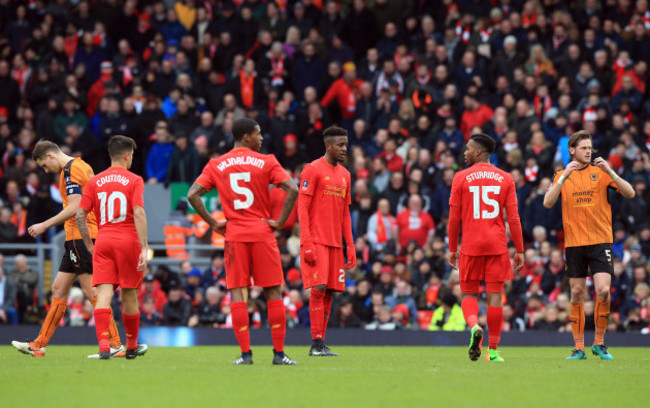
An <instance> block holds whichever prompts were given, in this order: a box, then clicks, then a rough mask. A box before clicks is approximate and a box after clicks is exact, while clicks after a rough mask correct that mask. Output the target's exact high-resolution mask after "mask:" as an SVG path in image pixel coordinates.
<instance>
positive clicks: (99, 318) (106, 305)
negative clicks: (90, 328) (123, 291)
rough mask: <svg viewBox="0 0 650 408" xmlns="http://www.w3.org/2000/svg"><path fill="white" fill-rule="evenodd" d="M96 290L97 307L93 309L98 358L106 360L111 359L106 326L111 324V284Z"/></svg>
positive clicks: (102, 285)
mask: <svg viewBox="0 0 650 408" xmlns="http://www.w3.org/2000/svg"><path fill="white" fill-rule="evenodd" d="M96 288H97V307H96V308H95V312H94V315H95V332H96V333H97V342H98V343H99V358H100V359H101V360H107V359H109V358H110V357H111V348H110V345H109V343H108V338H109V335H108V326H109V325H110V323H111V314H112V312H111V309H110V306H111V300H112V299H113V284H112V283H102V284H99V285H97V286H96Z"/></svg>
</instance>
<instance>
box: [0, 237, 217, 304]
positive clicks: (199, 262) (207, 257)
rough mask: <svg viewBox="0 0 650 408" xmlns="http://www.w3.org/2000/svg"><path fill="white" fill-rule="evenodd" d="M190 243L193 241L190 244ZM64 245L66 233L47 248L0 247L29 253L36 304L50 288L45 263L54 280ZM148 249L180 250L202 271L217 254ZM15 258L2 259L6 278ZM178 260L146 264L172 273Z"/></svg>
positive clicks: (200, 247) (206, 248) (205, 248)
mask: <svg viewBox="0 0 650 408" xmlns="http://www.w3.org/2000/svg"><path fill="white" fill-rule="evenodd" d="M190 242H192V241H190ZM64 243H65V231H61V232H59V233H58V234H56V235H55V236H54V239H53V240H52V242H51V243H49V244H0V253H2V254H6V253H8V252H13V251H31V252H33V253H34V255H25V257H26V258H27V264H28V265H29V267H31V268H33V269H34V270H36V271H37V273H38V283H37V284H36V292H37V293H38V297H39V304H41V303H42V300H43V296H44V294H45V292H46V291H47V290H49V288H47V289H45V288H44V275H45V261H46V260H48V259H49V260H51V262H52V263H51V265H52V271H51V272H52V273H51V276H52V281H54V279H55V278H56V274H57V273H58V270H59V262H60V260H61V257H62V256H63V251H64V248H63V246H64ZM149 248H150V249H153V250H154V251H165V250H167V249H178V248H183V249H186V250H187V251H188V254H189V256H190V257H189V260H190V261H191V262H192V265H193V266H194V267H197V268H199V269H201V270H203V269H205V268H208V267H209V266H210V262H211V255H212V253H213V252H214V251H219V250H220V249H219V248H215V247H213V246H212V245H205V244H195V243H189V244H188V245H184V246H166V245H164V244H149ZM15 259H16V257H15V255H5V262H4V265H2V266H3V268H4V271H5V275H7V274H8V273H9V271H10V270H12V269H13V268H14V261H15ZM181 262H182V260H181V259H173V258H167V257H154V258H153V259H151V260H150V261H149V265H151V266H152V269H153V268H154V267H156V266H159V265H164V266H167V267H170V268H171V269H172V270H174V269H178V268H179V266H180V263H181Z"/></svg>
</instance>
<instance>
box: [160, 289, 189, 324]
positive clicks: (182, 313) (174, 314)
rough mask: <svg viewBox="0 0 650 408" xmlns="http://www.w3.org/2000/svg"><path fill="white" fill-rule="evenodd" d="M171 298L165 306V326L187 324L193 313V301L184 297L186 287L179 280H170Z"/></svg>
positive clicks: (163, 318) (163, 319)
mask: <svg viewBox="0 0 650 408" xmlns="http://www.w3.org/2000/svg"><path fill="white" fill-rule="evenodd" d="M170 286H171V288H170V289H169V298H168V301H167V303H166V304H165V306H164V307H163V317H162V322H163V324H164V325H165V326H187V324H188V322H189V320H190V315H191V313H192V303H190V301H189V300H187V299H186V298H185V297H184V293H185V291H184V289H183V287H182V286H181V285H180V282H178V281H175V280H174V281H171V282H170Z"/></svg>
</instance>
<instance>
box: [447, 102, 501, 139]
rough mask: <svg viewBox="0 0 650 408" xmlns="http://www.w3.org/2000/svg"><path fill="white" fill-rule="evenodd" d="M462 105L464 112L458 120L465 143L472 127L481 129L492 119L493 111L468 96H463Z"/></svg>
mask: <svg viewBox="0 0 650 408" xmlns="http://www.w3.org/2000/svg"><path fill="white" fill-rule="evenodd" d="M463 103H464V105H465V112H463V116H462V117H461V119H460V130H461V132H463V137H464V141H467V140H469V137H470V136H471V130H472V128H473V127H474V126H478V127H482V126H483V125H485V124H486V123H487V122H488V121H489V120H490V119H491V118H492V115H494V111H492V109H491V108H490V107H489V106H487V105H484V104H482V103H480V102H479V101H478V100H477V99H476V97H475V96H473V95H470V94H467V95H465V98H464V100H463ZM445 125H446V123H445ZM450 148H451V146H450ZM456 149H460V147H456ZM452 150H453V149H452Z"/></svg>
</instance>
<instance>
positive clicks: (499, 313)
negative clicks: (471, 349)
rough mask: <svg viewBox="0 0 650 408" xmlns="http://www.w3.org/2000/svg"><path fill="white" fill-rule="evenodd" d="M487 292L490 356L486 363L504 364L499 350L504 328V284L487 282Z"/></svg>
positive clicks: (487, 357)
mask: <svg viewBox="0 0 650 408" xmlns="http://www.w3.org/2000/svg"><path fill="white" fill-rule="evenodd" d="M485 286H486V292H487V302H488V310H487V324H488V344H489V346H488V347H489V348H488V354H487V355H486V356H485V357H486V361H491V362H503V361H504V360H503V358H501V356H499V353H498V352H497V348H498V347H499V341H501V327H502V326H503V305H502V303H501V293H502V292H503V282H486V283H485Z"/></svg>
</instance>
